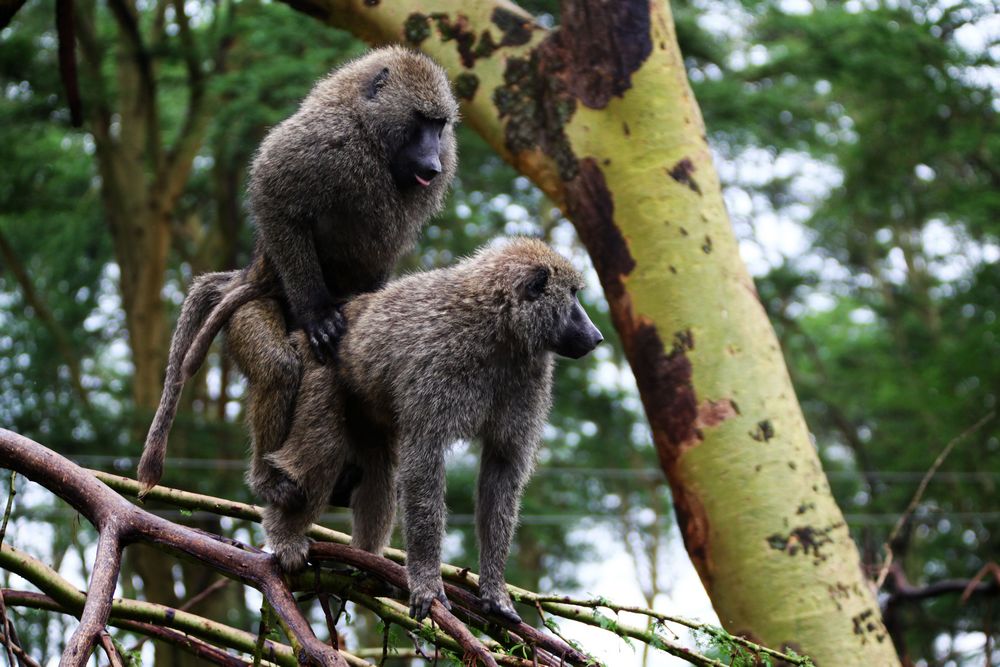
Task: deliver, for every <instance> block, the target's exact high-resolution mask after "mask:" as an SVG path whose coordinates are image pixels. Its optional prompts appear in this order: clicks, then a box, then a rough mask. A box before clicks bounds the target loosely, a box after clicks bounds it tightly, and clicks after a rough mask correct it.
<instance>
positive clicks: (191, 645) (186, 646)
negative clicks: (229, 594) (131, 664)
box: [4, 584, 297, 667]
mask: <svg viewBox="0 0 1000 667" xmlns="http://www.w3.org/2000/svg"><path fill="white" fill-rule="evenodd" d="M67 585H68V584H67ZM4 594H5V595H6V596H7V599H8V600H10V603H11V605H14V606H18V607H28V608H30V609H43V610H46V611H54V612H57V613H60V614H73V613H74V612H73V611H71V610H70V609H68V608H66V607H65V606H63V605H61V604H59V602H57V601H56V600H54V599H53V598H51V597H49V596H48V595H44V594H42V593H34V592H31V591H16V590H11V589H4ZM129 602H135V601H134V600H129ZM137 604H143V603H137ZM203 620H204V621H205V622H207V623H213V621H209V620H208V619H203ZM111 624H112V625H114V626H115V627H118V628H121V629H123V630H128V631H129V632H134V633H137V634H141V635H145V636H147V637H151V638H153V639H157V640H159V641H162V642H166V643H168V644H172V645H174V646H177V647H179V648H181V649H182V650H184V651H187V652H188V653H191V654H192V655H195V656H197V657H199V658H203V659H204V660H206V661H208V662H211V663H213V664H216V665H222V666H223V667H247V666H248V665H249V664H250V663H248V662H247V661H245V660H241V659H240V658H237V657H235V656H232V655H229V654H228V653H226V652H225V651H224V650H222V649H220V648H218V647H216V646H212V645H211V644H209V643H207V642H204V641H202V640H200V639H197V638H196V637H194V636H191V635H188V634H186V633H184V632H179V631H177V630H174V629H171V628H166V627H163V626H162V625H158V624H156V623H145V622H142V621H130V620H125V619H121V618H114V619H112V621H111ZM285 648H286V649H287V648H288V647H287V646H286V647H285ZM289 657H290V660H289V661H286V662H284V663H280V664H281V665H282V666H283V667H294V666H295V665H296V664H297V662H296V660H295V659H294V657H291V656H289ZM29 660H30V658H29ZM29 664H30V666H31V667H37V666H38V663H36V662H35V661H34V660H31V662H30V663H29ZM265 664H268V665H269V666H271V667H273V664H274V663H265Z"/></svg>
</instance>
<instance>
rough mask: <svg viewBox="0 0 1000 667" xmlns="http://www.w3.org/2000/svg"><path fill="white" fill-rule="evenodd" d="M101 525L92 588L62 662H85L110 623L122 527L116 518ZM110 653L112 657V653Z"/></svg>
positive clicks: (118, 569)
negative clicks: (118, 524)
mask: <svg viewBox="0 0 1000 667" xmlns="http://www.w3.org/2000/svg"><path fill="white" fill-rule="evenodd" d="M98 528H99V529H100V531H101V533H100V537H99V538H98V541H97V556H96V557H95V563H94V569H93V571H92V572H91V575H90V592H89V594H88V595H87V602H86V603H85V604H84V605H83V614H82V615H81V616H80V625H78V626H76V630H75V631H73V634H72V636H70V638H69V642H67V644H66V650H65V651H64V652H63V658H62V661H61V663H60V664H66V665H80V667H83V666H84V665H86V664H87V660H88V659H89V658H90V652H91V650H92V649H93V647H94V644H96V643H97V641H98V639H100V637H101V635H102V633H105V632H106V630H105V628H106V627H107V625H108V616H109V615H110V614H111V598H112V597H114V594H115V586H116V585H117V583H118V572H119V571H120V570H121V565H122V547H121V530H120V529H119V528H118V526H117V525H116V522H115V521H114V519H111V520H110V521H108V522H107V523H105V524H104V525H102V526H98ZM108 657H109V658H110V657H111V656H110V654H109V656H108ZM113 662H114V661H113V660H112V663H113Z"/></svg>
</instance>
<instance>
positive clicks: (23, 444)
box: [0, 429, 347, 667]
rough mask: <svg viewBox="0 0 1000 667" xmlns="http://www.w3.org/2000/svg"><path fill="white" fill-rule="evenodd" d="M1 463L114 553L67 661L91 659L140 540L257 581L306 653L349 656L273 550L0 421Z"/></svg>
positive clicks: (327, 658) (342, 665)
mask: <svg viewBox="0 0 1000 667" xmlns="http://www.w3.org/2000/svg"><path fill="white" fill-rule="evenodd" d="M0 465H2V466H3V467H7V468H11V469H13V470H17V471H18V472H20V473H21V474H23V475H25V476H26V477H28V478H29V479H32V480H34V481H36V482H38V483H40V484H42V486H44V487H46V488H47V489H49V490H50V491H52V492H54V493H55V494H56V495H58V496H59V497H60V498H62V499H63V500H65V501H66V502H68V503H69V504H70V505H71V506H73V508H74V509H76V510H77V511H79V512H80V513H81V514H83V516H85V517H86V518H87V520H89V521H90V522H91V523H92V524H94V526H95V527H96V528H97V530H98V532H99V533H100V542H99V549H98V551H99V554H103V555H104V556H105V557H106V558H108V559H109V561H104V560H101V559H99V560H98V562H96V563H95V564H94V571H93V574H92V577H91V585H92V586H93V587H95V588H96V592H99V593H100V594H101V596H102V597H98V595H95V594H92V595H90V596H88V598H87V600H86V602H85V603H84V609H83V614H82V616H81V619H82V622H81V624H80V627H78V628H77V631H76V632H75V633H74V639H73V641H71V642H70V645H69V646H68V647H67V650H66V652H65V653H64V654H63V658H62V661H61V664H62V665H65V666H66V667H84V665H85V664H86V662H87V659H88V658H89V655H90V650H91V649H92V647H93V642H94V641H95V640H96V639H97V637H96V636H95V635H94V634H93V628H94V627H96V626H97V625H99V624H101V625H103V624H106V623H107V620H108V616H109V615H110V612H111V607H112V605H111V595H112V594H113V592H114V582H115V581H116V580H117V575H118V567H119V565H120V551H121V548H122V547H123V546H124V545H126V544H129V543H132V542H136V541H144V542H149V543H151V544H153V545H156V546H158V547H160V548H164V549H167V550H170V551H175V552H179V553H183V554H185V555H187V556H190V557H192V558H194V559H195V560H198V561H200V562H202V563H204V564H205V565H207V566H209V567H212V568H213V569H215V570H217V571H219V572H221V573H223V574H225V575H226V576H228V577H231V578H235V579H238V580H240V581H244V582H246V583H249V584H250V585H252V586H254V587H255V588H257V589H258V590H260V591H261V592H262V593H263V594H264V596H265V597H266V598H267V599H268V601H269V602H270V603H271V605H272V606H273V607H274V609H275V611H276V612H277V614H278V616H279V617H281V619H282V620H283V621H284V622H285V623H286V624H287V626H288V628H289V630H290V631H291V632H292V634H293V636H294V639H295V640H297V641H298V642H300V643H301V646H302V655H301V657H302V658H303V660H304V661H305V662H307V663H311V664H316V665H329V666H334V667H346V665H347V663H346V662H345V660H344V658H342V657H341V656H340V653H339V652H338V651H336V650H335V649H333V648H331V647H329V646H327V645H325V644H323V643H322V642H321V641H319V640H318V639H317V638H316V636H315V635H314V634H313V632H312V629H311V628H310V627H309V623H308V622H307V621H306V619H305V617H304V616H303V615H302V612H301V611H300V610H299V608H298V606H297V605H296V603H295V599H294V598H293V597H292V594H291V592H290V591H289V590H288V587H287V586H286V585H285V583H284V581H283V579H282V573H281V571H280V569H279V568H278V565H277V563H276V562H275V561H274V560H273V559H272V558H271V556H270V555H268V554H264V553H259V552H256V551H248V550H243V549H240V548H239V547H237V546H234V545H232V544H229V543H224V542H220V541H217V540H214V539H212V538H211V537H209V536H208V535H206V534H203V533H200V532H198V531H195V530H192V529H190V528H187V527H185V526H179V525H177V524H173V523H171V522H169V521H167V520H165V519H161V518H160V517H157V516H155V515H153V514H150V513H148V512H146V511H144V510H142V509H139V508H138V507H135V506H134V505H132V504H131V503H129V502H127V501H126V500H125V499H124V498H122V497H121V496H119V495H118V494H116V493H114V492H113V491H112V490H111V489H109V488H108V487H106V486H105V485H103V484H101V483H100V482H99V481H97V480H96V479H94V477H93V476H92V475H90V474H89V473H87V472H86V471H85V470H84V469H83V468H80V467H79V466H77V465H76V464H74V463H72V462H70V461H69V460H67V459H65V458H63V457H61V456H59V455H58V454H56V453H55V452H52V451H51V450H48V449H46V448H45V447H43V446H42V445H40V444H38V443H36V442H34V441H32V440H29V439H28V438H25V437H23V436H21V435H18V434H16V433H13V432H11V431H8V430H5V429H0ZM109 582H110V583H109Z"/></svg>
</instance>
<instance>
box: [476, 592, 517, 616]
mask: <svg viewBox="0 0 1000 667" xmlns="http://www.w3.org/2000/svg"><path fill="white" fill-rule="evenodd" d="M483 610H484V611H485V612H486V613H487V614H492V615H495V616H500V617H501V618H505V619H507V620H508V621H510V622H511V623H520V622H521V617H520V616H519V615H518V613H517V612H516V611H514V604H513V603H512V602H511V601H510V596H509V595H507V594H506V593H501V594H500V595H486V594H484V595H483Z"/></svg>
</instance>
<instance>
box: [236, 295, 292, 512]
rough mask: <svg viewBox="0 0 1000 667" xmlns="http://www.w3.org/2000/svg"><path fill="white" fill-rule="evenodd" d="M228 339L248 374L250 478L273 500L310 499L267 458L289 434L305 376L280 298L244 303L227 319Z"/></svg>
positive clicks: (288, 502) (272, 502)
mask: <svg viewBox="0 0 1000 667" xmlns="http://www.w3.org/2000/svg"><path fill="white" fill-rule="evenodd" d="M226 344H227V348H228V351H229V353H230V354H231V355H232V357H233V359H234V360H235V361H236V365H237V366H238V367H239V369H240V370H241V371H242V372H243V374H244V376H246V379H247V400H246V411H247V414H246V421H247V426H248V428H249V431H250V443H251V448H252V454H251V459H250V470H249V471H248V472H247V476H246V480H247V484H249V485H250V489H251V490H252V491H253V492H254V493H255V494H256V495H257V497H259V498H260V499H261V500H263V501H264V502H266V503H268V504H270V505H276V506H278V507H284V508H289V509H292V508H300V507H302V506H303V504H304V503H305V500H306V499H305V496H304V494H303V492H302V489H301V488H300V487H299V485H297V484H296V483H295V482H293V481H292V480H291V479H290V478H289V477H288V476H287V475H285V474H283V473H282V472H281V471H279V470H278V469H277V468H275V467H274V466H273V465H271V464H270V463H269V462H268V461H267V460H266V459H265V458H264V457H265V456H267V455H268V454H270V453H271V452H274V451H277V450H278V449H279V448H280V447H281V445H282V444H283V443H284V442H285V438H286V437H287V436H288V430H289V426H290V424H291V419H292V413H293V411H294V409H295V400H296V396H297V395H298V392H299V384H300V382H301V379H302V362H301V360H300V357H299V353H298V351H297V350H296V348H295V346H294V344H293V343H292V342H291V340H290V338H289V336H288V335H287V333H286V325H285V316H284V313H283V312H282V309H281V304H280V303H279V302H278V301H277V300H276V299H273V298H260V299H256V300H254V301H251V302H250V303H247V304H246V305H244V306H241V307H240V308H239V309H238V310H237V311H236V312H235V313H234V314H233V317H232V319H231V320H230V321H229V325H228V327H227V329H226Z"/></svg>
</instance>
